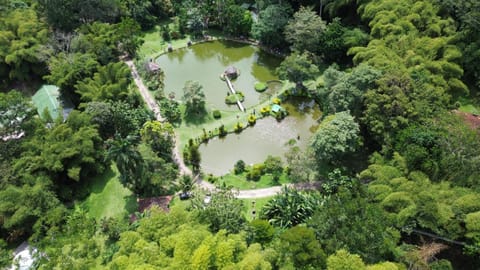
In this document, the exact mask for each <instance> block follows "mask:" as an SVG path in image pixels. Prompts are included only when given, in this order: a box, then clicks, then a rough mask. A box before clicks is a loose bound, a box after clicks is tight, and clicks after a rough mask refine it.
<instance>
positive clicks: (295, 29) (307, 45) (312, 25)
mask: <svg viewBox="0 0 480 270" xmlns="http://www.w3.org/2000/svg"><path fill="white" fill-rule="evenodd" d="M325 28H326V24H325V22H324V21H323V20H322V18H320V16H318V15H317V14H316V13H315V12H314V11H313V10H312V9H311V8H306V7H301V8H300V10H298V11H297V12H295V13H294V14H293V18H292V19H291V20H290V21H289V22H288V24H287V25H286V26H285V38H286V40H287V41H288V42H290V43H292V48H293V50H295V51H298V52H304V51H310V52H312V53H316V52H317V50H318V47H319V46H320V41H321V38H322V34H323V31H325Z"/></svg>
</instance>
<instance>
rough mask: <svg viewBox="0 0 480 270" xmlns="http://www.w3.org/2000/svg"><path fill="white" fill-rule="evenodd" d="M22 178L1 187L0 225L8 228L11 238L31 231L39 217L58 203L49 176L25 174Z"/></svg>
mask: <svg viewBox="0 0 480 270" xmlns="http://www.w3.org/2000/svg"><path fill="white" fill-rule="evenodd" d="M22 182H23V183H22V184H21V185H8V186H6V187H5V188H4V189H2V190H0V220H1V221H0V226H1V228H2V229H4V230H6V231H7V232H9V234H10V240H11V241H18V240H19V239H21V238H23V237H26V236H28V235H29V234H31V233H32V227H33V225H34V224H35V223H36V222H37V221H38V220H39V219H40V218H42V217H43V216H45V215H47V212H49V211H51V210H52V209H54V208H55V207H60V201H59V200H58V199H57V196H56V195H55V193H54V192H53V191H52V185H51V180H50V179H48V177H45V176H38V177H35V176H32V175H24V176H23V180H22Z"/></svg>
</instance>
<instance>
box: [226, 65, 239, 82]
mask: <svg viewBox="0 0 480 270" xmlns="http://www.w3.org/2000/svg"><path fill="white" fill-rule="evenodd" d="M223 74H225V76H227V77H228V78H229V79H235V78H237V77H238V69H237V68H236V67H234V66H229V67H227V68H226V69H225V71H224V72H223Z"/></svg>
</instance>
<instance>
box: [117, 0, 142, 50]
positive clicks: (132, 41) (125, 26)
mask: <svg viewBox="0 0 480 270" xmlns="http://www.w3.org/2000/svg"><path fill="white" fill-rule="evenodd" d="M142 2H147V1H142ZM116 28H117V29H116V31H115V34H116V35H117V39H118V41H117V42H118V47H119V50H120V51H122V52H125V53H126V54H127V55H128V56H130V57H134V56H135V55H136V51H137V49H138V48H139V47H140V45H142V43H143V39H141V37H140V36H141V35H142V32H141V31H140V25H138V23H137V22H136V21H134V20H132V19H129V18H124V19H123V20H122V21H121V22H120V23H118V24H117V25H116Z"/></svg>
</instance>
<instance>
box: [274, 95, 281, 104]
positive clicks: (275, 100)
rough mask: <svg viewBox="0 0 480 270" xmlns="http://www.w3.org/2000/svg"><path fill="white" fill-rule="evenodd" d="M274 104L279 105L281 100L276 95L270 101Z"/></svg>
mask: <svg viewBox="0 0 480 270" xmlns="http://www.w3.org/2000/svg"><path fill="white" fill-rule="evenodd" d="M272 102H273V103H274V104H277V105H280V103H281V102H282V101H281V100H280V99H279V98H278V97H276V98H274V99H273V101H272Z"/></svg>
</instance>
